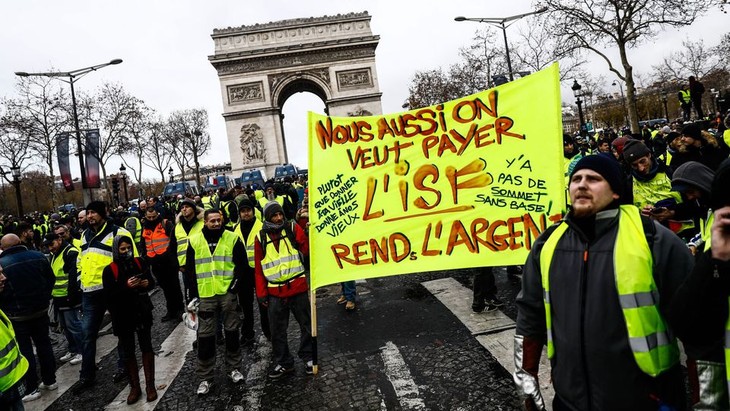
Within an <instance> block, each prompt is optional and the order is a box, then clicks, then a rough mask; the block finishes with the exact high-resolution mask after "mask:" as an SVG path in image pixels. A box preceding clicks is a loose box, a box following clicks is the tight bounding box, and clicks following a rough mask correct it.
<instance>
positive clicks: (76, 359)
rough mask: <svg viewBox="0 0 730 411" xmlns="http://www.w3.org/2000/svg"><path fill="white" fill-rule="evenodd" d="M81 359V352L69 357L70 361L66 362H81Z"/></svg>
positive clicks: (72, 363) (73, 363)
mask: <svg viewBox="0 0 730 411" xmlns="http://www.w3.org/2000/svg"><path fill="white" fill-rule="evenodd" d="M83 359H84V357H83V356H82V355H81V354H76V355H74V357H73V358H71V361H69V362H68V363H69V364H71V365H77V364H81V361H83Z"/></svg>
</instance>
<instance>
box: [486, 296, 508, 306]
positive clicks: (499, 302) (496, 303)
mask: <svg viewBox="0 0 730 411" xmlns="http://www.w3.org/2000/svg"><path fill="white" fill-rule="evenodd" d="M487 305H488V306H494V307H501V306H503V305H504V302H503V301H502V300H500V299H499V298H497V297H492V298H487Z"/></svg>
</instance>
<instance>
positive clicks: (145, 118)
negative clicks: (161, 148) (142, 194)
mask: <svg viewBox="0 0 730 411" xmlns="http://www.w3.org/2000/svg"><path fill="white" fill-rule="evenodd" d="M132 106H133V107H132V109H131V111H130V113H129V117H128V122H127V128H126V132H125V133H124V134H125V135H124V138H121V139H120V141H119V145H118V146H117V148H118V153H117V154H119V155H120V156H121V157H122V162H123V163H124V165H125V166H126V167H127V169H129V170H131V171H132V174H133V175H134V179H135V180H136V181H137V184H138V185H141V184H142V170H143V167H142V165H143V158H144V156H145V153H146V151H147V150H146V147H147V145H149V144H150V137H151V136H152V128H151V122H152V120H151V118H152V116H153V115H154V111H153V110H152V109H151V108H149V107H147V105H146V104H145V103H144V102H143V101H141V100H139V101H137V102H134V103H133V104H132ZM125 156H126V157H125ZM127 157H131V161H130V160H129V159H128V158H127ZM132 162H134V164H132Z"/></svg>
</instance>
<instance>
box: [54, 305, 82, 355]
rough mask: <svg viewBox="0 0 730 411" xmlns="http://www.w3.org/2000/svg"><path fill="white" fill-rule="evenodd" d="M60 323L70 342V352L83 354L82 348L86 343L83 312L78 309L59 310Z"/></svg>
mask: <svg viewBox="0 0 730 411" xmlns="http://www.w3.org/2000/svg"><path fill="white" fill-rule="evenodd" d="M58 322H59V323H60V324H61V327H63V332H64V334H65V335H66V341H68V352H70V353H73V354H81V347H82V346H83V343H84V332H83V328H82V325H81V312H80V311H79V309H78V308H71V309H68V310H58Z"/></svg>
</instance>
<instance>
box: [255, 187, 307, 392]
mask: <svg viewBox="0 0 730 411" xmlns="http://www.w3.org/2000/svg"><path fill="white" fill-rule="evenodd" d="M255 247H256V248H255V260H256V296H257V297H258V299H259V302H260V303H261V304H263V305H264V306H266V307H267V308H268V311H269V324H270V326H271V345H272V349H273V362H274V363H273V367H272V368H271V370H270V371H269V378H271V379H279V378H281V377H283V376H284V375H286V374H289V373H291V372H293V371H294V358H293V357H292V355H291V353H290V352H289V343H288V339H287V328H288V326H289V314H290V313H292V314H294V318H295V319H296V320H297V323H299V330H300V331H299V332H300V333H301V336H300V339H299V350H298V354H299V358H300V359H301V360H302V361H303V362H304V364H305V372H306V374H308V375H311V374H313V373H314V369H313V364H312V329H311V323H310V318H311V317H310V304H309V293H308V292H307V291H308V290H309V285H308V283H307V276H306V270H305V268H304V263H303V262H302V260H301V258H300V256H299V253H302V254H303V255H309V243H308V242H307V235H306V234H305V233H304V230H302V228H301V227H299V225H297V224H294V223H293V222H291V221H287V220H286V218H285V217H284V210H283V209H282V207H281V205H280V204H279V203H278V202H276V201H270V202H269V203H267V204H266V206H265V207H264V228H263V230H262V234H261V235H260V236H259V237H258V238H256V244H255Z"/></svg>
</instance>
